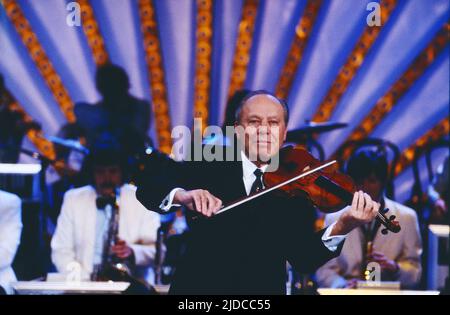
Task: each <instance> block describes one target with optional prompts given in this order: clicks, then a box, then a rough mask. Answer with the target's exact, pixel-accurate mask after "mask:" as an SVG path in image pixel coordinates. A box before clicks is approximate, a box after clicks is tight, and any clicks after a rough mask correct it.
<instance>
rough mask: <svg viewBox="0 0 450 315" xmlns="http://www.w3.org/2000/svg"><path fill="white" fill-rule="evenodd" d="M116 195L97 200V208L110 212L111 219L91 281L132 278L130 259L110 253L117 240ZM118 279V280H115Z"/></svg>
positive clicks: (118, 210) (117, 209) (118, 217)
mask: <svg viewBox="0 0 450 315" xmlns="http://www.w3.org/2000/svg"><path fill="white" fill-rule="evenodd" d="M117 195H118V194H117V193H116V195H113V196H100V197H98V198H97V200H96V203H97V208H98V209H105V211H106V210H107V208H109V209H110V210H111V217H110V219H109V226H108V233H107V234H106V237H105V238H104V243H103V254H102V261H101V263H100V265H97V266H95V267H94V272H93V274H92V277H91V280H92V281H102V280H113V281H120V280H122V279H123V278H127V277H131V276H132V266H133V265H134V264H133V262H132V261H131V259H120V258H118V257H117V256H116V255H115V254H114V253H113V251H112V249H111V248H112V246H114V245H115V244H116V243H117V241H118V239H119V236H118V235H119V219H120V209H119V204H118V202H117V198H116V196H117ZM117 278H119V279H117Z"/></svg>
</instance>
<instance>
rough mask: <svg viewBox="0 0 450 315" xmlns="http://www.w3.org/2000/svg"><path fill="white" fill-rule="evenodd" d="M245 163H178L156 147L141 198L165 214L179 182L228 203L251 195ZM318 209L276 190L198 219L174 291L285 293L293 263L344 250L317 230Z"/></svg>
mask: <svg viewBox="0 0 450 315" xmlns="http://www.w3.org/2000/svg"><path fill="white" fill-rule="evenodd" d="M241 163H242V162H240V161H239V162H209V163H208V162H190V163H176V162H173V161H171V160H169V159H167V158H165V157H164V156H163V155H161V154H159V153H157V152H155V153H153V154H152V155H151V156H150V157H149V159H148V161H147V164H146V170H148V172H149V176H147V180H145V182H142V183H138V189H137V192H136V196H137V198H138V200H139V201H140V202H141V203H142V204H143V205H144V206H145V207H147V208H148V209H150V210H154V211H158V212H161V211H160V209H159V205H160V203H161V201H162V200H163V199H164V198H165V196H166V195H167V194H168V193H169V192H170V191H171V190H172V189H173V188H175V187H182V188H184V189H188V190H190V189H206V190H208V191H209V192H211V193H212V194H213V195H215V196H217V197H218V198H220V199H221V200H222V201H223V203H224V204H227V203H230V202H232V201H234V200H236V199H239V198H242V197H244V196H246V192H245V186H244V183H243V180H242V164H241ZM313 213H314V211H313V208H312V205H311V204H310V203H309V202H308V201H307V199H306V198H305V197H302V196H299V197H296V198H287V197H286V196H283V195H280V194H278V193H277V192H275V191H274V192H271V193H268V194H266V195H264V196H262V197H260V198H257V199H255V200H252V201H250V202H248V203H246V204H243V205H241V206H239V207H237V208H234V209H231V210H229V211H227V212H225V213H223V214H220V215H217V216H215V217H212V218H209V219H207V218H200V219H198V220H195V221H194V222H193V225H192V226H191V232H190V236H189V240H188V245H187V250H186V253H185V256H184V258H183V263H182V264H181V265H180V266H178V268H177V271H176V273H175V279H174V281H173V283H172V286H171V293H173V294H285V293H286V288H285V286H286V261H289V262H290V264H291V265H293V266H294V268H295V269H296V270H297V271H298V272H303V273H309V272H314V271H315V270H316V269H317V268H318V267H320V266H321V265H323V264H324V263H325V262H327V261H328V260H329V259H331V258H334V257H335V256H337V255H338V253H339V252H340V248H339V249H338V251H336V252H334V253H333V252H331V251H329V250H328V249H327V248H326V247H325V245H324V244H323V242H322V240H321V236H322V234H323V231H320V232H318V233H315V232H314V231H313V221H314V215H313ZM341 247H342V246H341Z"/></svg>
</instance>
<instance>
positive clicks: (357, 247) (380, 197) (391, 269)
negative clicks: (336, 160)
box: [317, 149, 422, 288]
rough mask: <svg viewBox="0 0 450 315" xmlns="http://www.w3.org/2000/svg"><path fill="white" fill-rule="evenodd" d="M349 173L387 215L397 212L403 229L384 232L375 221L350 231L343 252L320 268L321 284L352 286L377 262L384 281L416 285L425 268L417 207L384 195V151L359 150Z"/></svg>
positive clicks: (327, 221) (334, 217) (331, 217)
mask: <svg viewBox="0 0 450 315" xmlns="http://www.w3.org/2000/svg"><path fill="white" fill-rule="evenodd" d="M347 173H348V175H350V176H351V177H352V178H353V180H354V181H355V183H356V185H357V186H358V187H357V189H361V190H363V191H366V192H367V193H368V194H369V195H370V196H371V197H372V199H373V200H376V201H377V202H379V203H380V204H381V207H383V208H388V209H389V212H388V213H387V215H388V216H390V215H395V216H396V220H398V221H399V222H400V223H401V226H402V230H401V231H400V233H398V234H394V233H388V234H387V235H383V234H382V233H381V230H382V228H383V227H380V224H379V223H377V222H375V221H374V222H373V223H370V224H366V225H363V226H361V227H359V228H357V229H354V230H353V231H351V232H350V233H349V234H348V236H347V240H346V242H345V244H344V246H343V248H342V252H341V255H340V256H339V257H337V258H334V259H332V260H330V261H329V262H328V263H326V264H325V265H324V266H322V267H321V268H320V269H319V270H318V271H317V281H318V284H319V286H321V287H331V288H344V287H348V288H353V287H355V286H356V282H357V281H358V280H364V273H365V271H366V266H367V264H368V263H369V262H376V263H378V264H379V265H380V267H381V281H399V282H400V283H401V286H402V287H403V288H413V287H414V286H416V285H417V284H418V283H419V281H420V276H421V271H422V268H421V264H420V256H421V254H422V243H421V237H420V232H419V225H418V219H417V215H416V213H415V211H414V210H412V209H411V208H408V207H406V206H404V205H402V204H400V203H398V202H395V201H393V200H390V199H388V198H386V196H385V195H384V190H385V187H386V183H387V180H388V161H387V158H386V156H385V154H383V153H381V152H376V151H372V150H369V149H365V150H361V151H358V152H356V153H355V154H354V155H353V156H352V157H351V158H350V160H349V161H348V164H347ZM341 214H342V211H340V212H337V213H333V214H329V215H327V216H326V218H325V224H326V225H328V224H331V223H332V222H334V221H336V220H337V219H338V218H339V217H340V215H341ZM378 280H380V279H378Z"/></svg>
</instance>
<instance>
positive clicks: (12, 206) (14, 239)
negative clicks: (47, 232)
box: [0, 190, 22, 295]
mask: <svg viewBox="0 0 450 315" xmlns="http://www.w3.org/2000/svg"><path fill="white" fill-rule="evenodd" d="M21 233H22V201H21V200H20V198H19V197H18V196H16V195H14V194H11V193H8V192H6V191H2V190H0V295H1V294H12V293H13V289H12V287H11V283H12V282H15V281H17V279H16V275H15V273H14V270H13V269H12V267H11V265H12V263H13V261H14V257H15V256H16V252H17V249H18V247H19V244H20V235H21Z"/></svg>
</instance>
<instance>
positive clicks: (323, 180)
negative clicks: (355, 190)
mask: <svg viewBox="0 0 450 315" xmlns="http://www.w3.org/2000/svg"><path fill="white" fill-rule="evenodd" d="M315 184H316V185H317V186H319V187H320V188H323V189H325V190H327V191H329V192H330V193H332V194H333V195H335V196H337V197H339V198H341V199H342V200H344V201H345V202H346V203H347V205H351V203H352V200H353V194H352V193H351V192H349V191H347V190H345V189H344V188H342V187H341V186H339V185H338V184H336V183H335V182H334V181H333V180H331V179H329V178H328V177H326V176H323V175H321V176H319V177H318V178H317V179H316V181H315Z"/></svg>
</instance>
